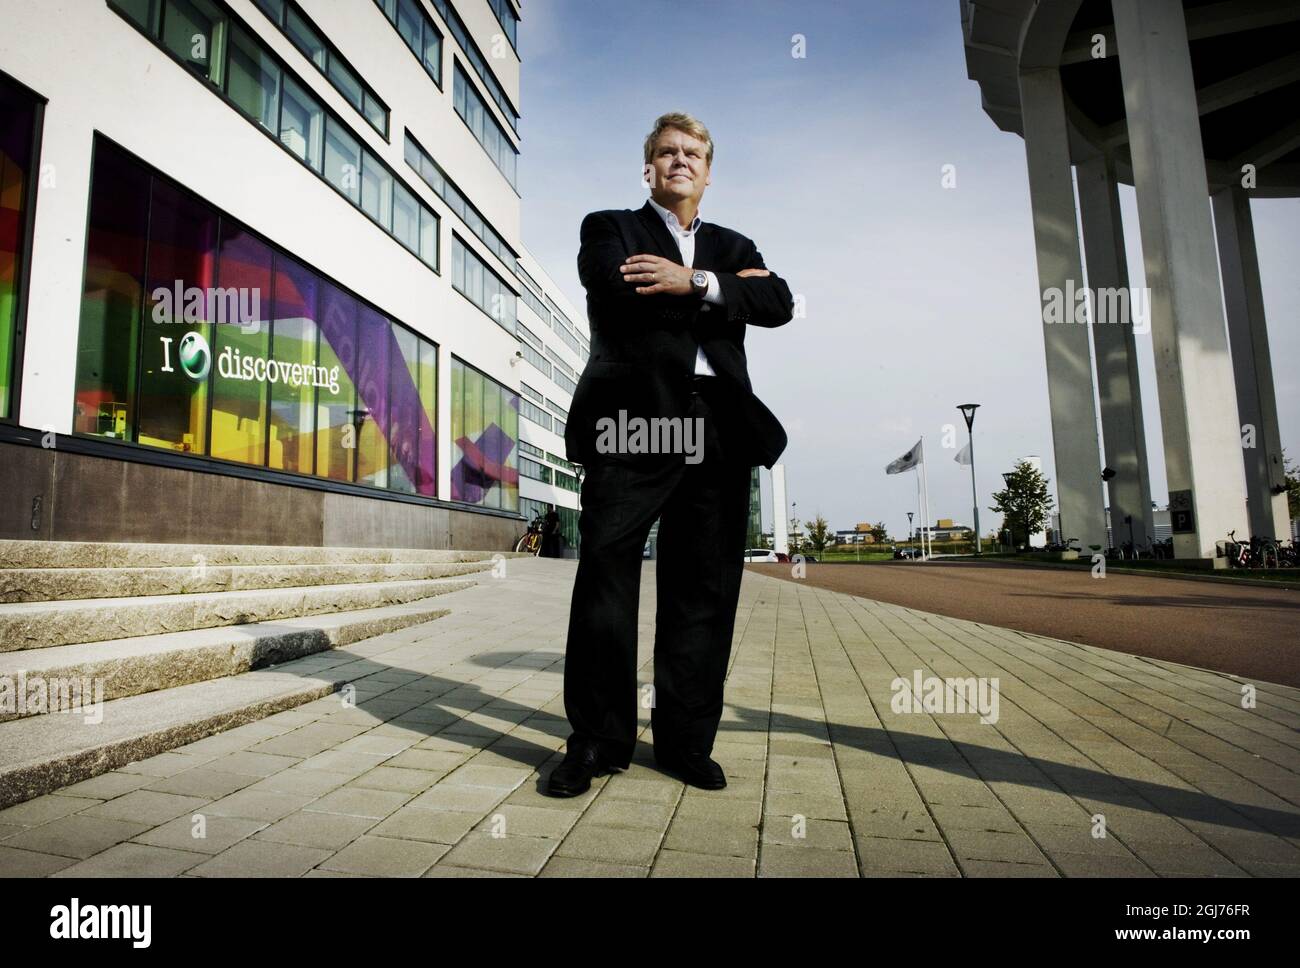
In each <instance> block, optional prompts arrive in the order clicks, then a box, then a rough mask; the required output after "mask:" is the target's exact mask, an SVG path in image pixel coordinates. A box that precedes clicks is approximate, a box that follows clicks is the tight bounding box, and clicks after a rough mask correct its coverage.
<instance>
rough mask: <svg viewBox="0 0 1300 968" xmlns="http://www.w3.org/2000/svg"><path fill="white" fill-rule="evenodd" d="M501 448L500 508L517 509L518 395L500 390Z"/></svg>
mask: <svg viewBox="0 0 1300 968" xmlns="http://www.w3.org/2000/svg"><path fill="white" fill-rule="evenodd" d="M501 418H502V419H501V433H502V441H501V447H502V450H504V451H505V458H504V460H503V461H502V465H503V469H502V475H501V507H502V508H504V509H505V510H507V511H517V510H518V509H519V453H518V451H519V447H518V444H519V394H517V393H515V392H513V391H512V390H510V389H509V388H508V387H502V388H501Z"/></svg>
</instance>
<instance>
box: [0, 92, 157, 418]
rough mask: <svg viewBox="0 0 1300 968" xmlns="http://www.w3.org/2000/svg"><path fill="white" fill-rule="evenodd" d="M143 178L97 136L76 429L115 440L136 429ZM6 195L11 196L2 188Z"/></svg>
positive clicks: (144, 227)
mask: <svg viewBox="0 0 1300 968" xmlns="http://www.w3.org/2000/svg"><path fill="white" fill-rule="evenodd" d="M0 117H3V115H0ZM9 177H10V176H8V175H6V185H7V184H8V178H9ZM149 182H150V178H149V175H148V173H147V172H145V171H143V170H142V169H141V168H140V167H139V166H137V165H136V164H135V163H134V162H133V161H132V160H131V159H129V158H128V157H127V156H126V155H124V154H122V153H121V152H119V151H118V150H117V149H116V148H114V147H112V146H111V145H109V144H108V143H107V142H105V141H102V140H96V143H95V158H94V175H93V180H92V182H91V186H90V217H89V225H88V235H89V237H88V240H87V244H86V272H85V288H84V289H83V290H82V295H81V329H80V333H79V335H78V337H77V390H76V397H75V399H74V404H73V418H72V429H73V432H74V433H79V434H98V435H99V436H101V437H115V438H117V439H118V440H131V439H132V438H133V436H134V430H135V412H134V405H135V402H134V396H135V382H136V359H137V356H138V354H139V346H140V329H141V307H142V305H143V301H144V256H145V239H146V237H147V232H148V213H149ZM5 197H6V199H8V198H9V197H10V196H9V193H8V192H6V193H5ZM7 204H8V201H6V205H7Z"/></svg>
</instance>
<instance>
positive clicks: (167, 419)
mask: <svg viewBox="0 0 1300 968" xmlns="http://www.w3.org/2000/svg"><path fill="white" fill-rule="evenodd" d="M518 20H519V11H518V8H517V5H516V4H515V3H513V0H364V2H363V0H356V2H349V3H338V2H332V0H51V2H48V3H42V4H31V3H26V2H21V0H0V22H3V23H4V24H5V30H4V32H3V35H0V454H3V457H4V459H3V461H0V486H3V487H4V490H5V492H6V495H7V498H8V499H7V500H6V501H5V502H4V510H3V511H2V512H0V537H7V538H50V539H64V540H78V539H80V540H133V541H193V542H205V541H212V542H251V543H265V544H295V545H313V544H327V545H380V546H398V547H434V548H437V547H458V548H482V549H498V548H502V549H503V548H508V547H510V546H511V545H512V544H513V542H514V540H515V539H516V538H517V537H518V535H519V534H520V533H521V532H522V530H523V523H522V521H521V516H524V515H528V516H531V515H530V512H531V511H532V510H535V504H536V502H546V503H550V504H557V505H560V506H562V507H564V508H566V509H567V511H568V514H569V515H570V517H571V516H572V515H573V509H574V508H576V505H577V493H576V492H577V475H576V469H575V468H573V467H572V465H568V464H567V462H565V460H564V449H563V436H562V435H563V423H562V421H563V419H564V416H565V415H566V414H567V406H568V401H569V399H570V397H569V393H570V392H571V390H572V387H573V385H574V384H575V383H576V380H577V376H578V373H579V372H580V371H581V369H582V365H583V363H584V362H585V360H586V358H587V353H588V349H589V342H588V336H587V333H586V330H585V320H584V319H580V318H579V317H578V316H577V314H576V313H575V312H574V311H573V309H572V307H571V306H569V305H568V303H567V302H565V300H564V299H563V298H562V297H561V296H560V294H559V291H558V288H557V287H555V285H554V284H553V283H552V282H551V280H550V279H549V277H548V276H547V275H546V274H545V272H544V271H543V270H542V268H541V267H540V266H539V265H537V264H536V262H535V260H533V259H532V257H531V256H530V255H529V254H528V253H527V252H526V250H525V248H524V246H523V244H522V240H521V238H520V196H519V192H518V189H517V174H518V158H519V153H520V138H519V133H518V132H519V111H518V104H519V68H520V61H519V56H518V53H517V37H518ZM557 422H558V433H557ZM534 465H540V466H542V467H545V468H546V469H547V470H549V471H550V472H551V474H550V475H549V480H542V479H540V478H541V475H540V473H539V472H537V471H536V470H535V467H534ZM559 475H563V476H559ZM570 523H572V522H570ZM575 530H576V527H575Z"/></svg>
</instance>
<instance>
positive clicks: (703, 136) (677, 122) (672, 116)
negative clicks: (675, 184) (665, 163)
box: [645, 111, 713, 165]
mask: <svg viewBox="0 0 1300 968" xmlns="http://www.w3.org/2000/svg"><path fill="white" fill-rule="evenodd" d="M669 128H676V129H677V130H678V131H684V132H686V134H689V135H690V136H691V137H692V138H695V139H696V140H698V141H703V142H704V144H705V146H706V148H707V150H706V152H705V155H704V160H705V162H706V163H707V164H709V165H712V164H713V139H712V138H711V137H709V129H708V128H706V127H705V126H704V125H702V124H700V122H699V121H697V120H695V118H693V117H691V116H690V115H689V114H683V113H682V112H680V111H671V112H669V113H668V114H661V115H660V116H659V117H658V118H656V119H655V126H654V130H652V131H651V132H650V133H649V134H648V135H646V138H645V160H646V164H650V162H651V161H652V160H653V159H654V150H655V144H656V143H657V142H658V141H659V136H660V135H661V134H663V133H664V131H666V130H668V129H669Z"/></svg>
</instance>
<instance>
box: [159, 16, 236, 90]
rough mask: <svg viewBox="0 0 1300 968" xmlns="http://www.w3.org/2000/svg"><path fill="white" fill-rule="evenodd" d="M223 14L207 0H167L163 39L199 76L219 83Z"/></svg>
mask: <svg viewBox="0 0 1300 968" xmlns="http://www.w3.org/2000/svg"><path fill="white" fill-rule="evenodd" d="M225 23H226V17H225V14H223V13H222V12H221V10H220V9H219V8H218V7H217V6H216V4H214V3H211V2H209V0H167V2H166V4H165V5H164V7H163V14H162V42H163V45H164V46H165V47H166V48H167V49H168V50H170V51H171V52H172V53H173V54H175V55H176V56H177V57H179V58H180V59H181V60H182V61H184V63H185V64H186V65H187V66H188V67H189V68H190V69H191V70H192V71H194V72H195V73H196V74H198V75H199V76H200V77H205V78H207V79H208V80H210V81H212V82H213V83H214V84H220V83H221V62H222V57H223V54H224V51H223V50H222V48H223V45H224V44H225Z"/></svg>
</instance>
